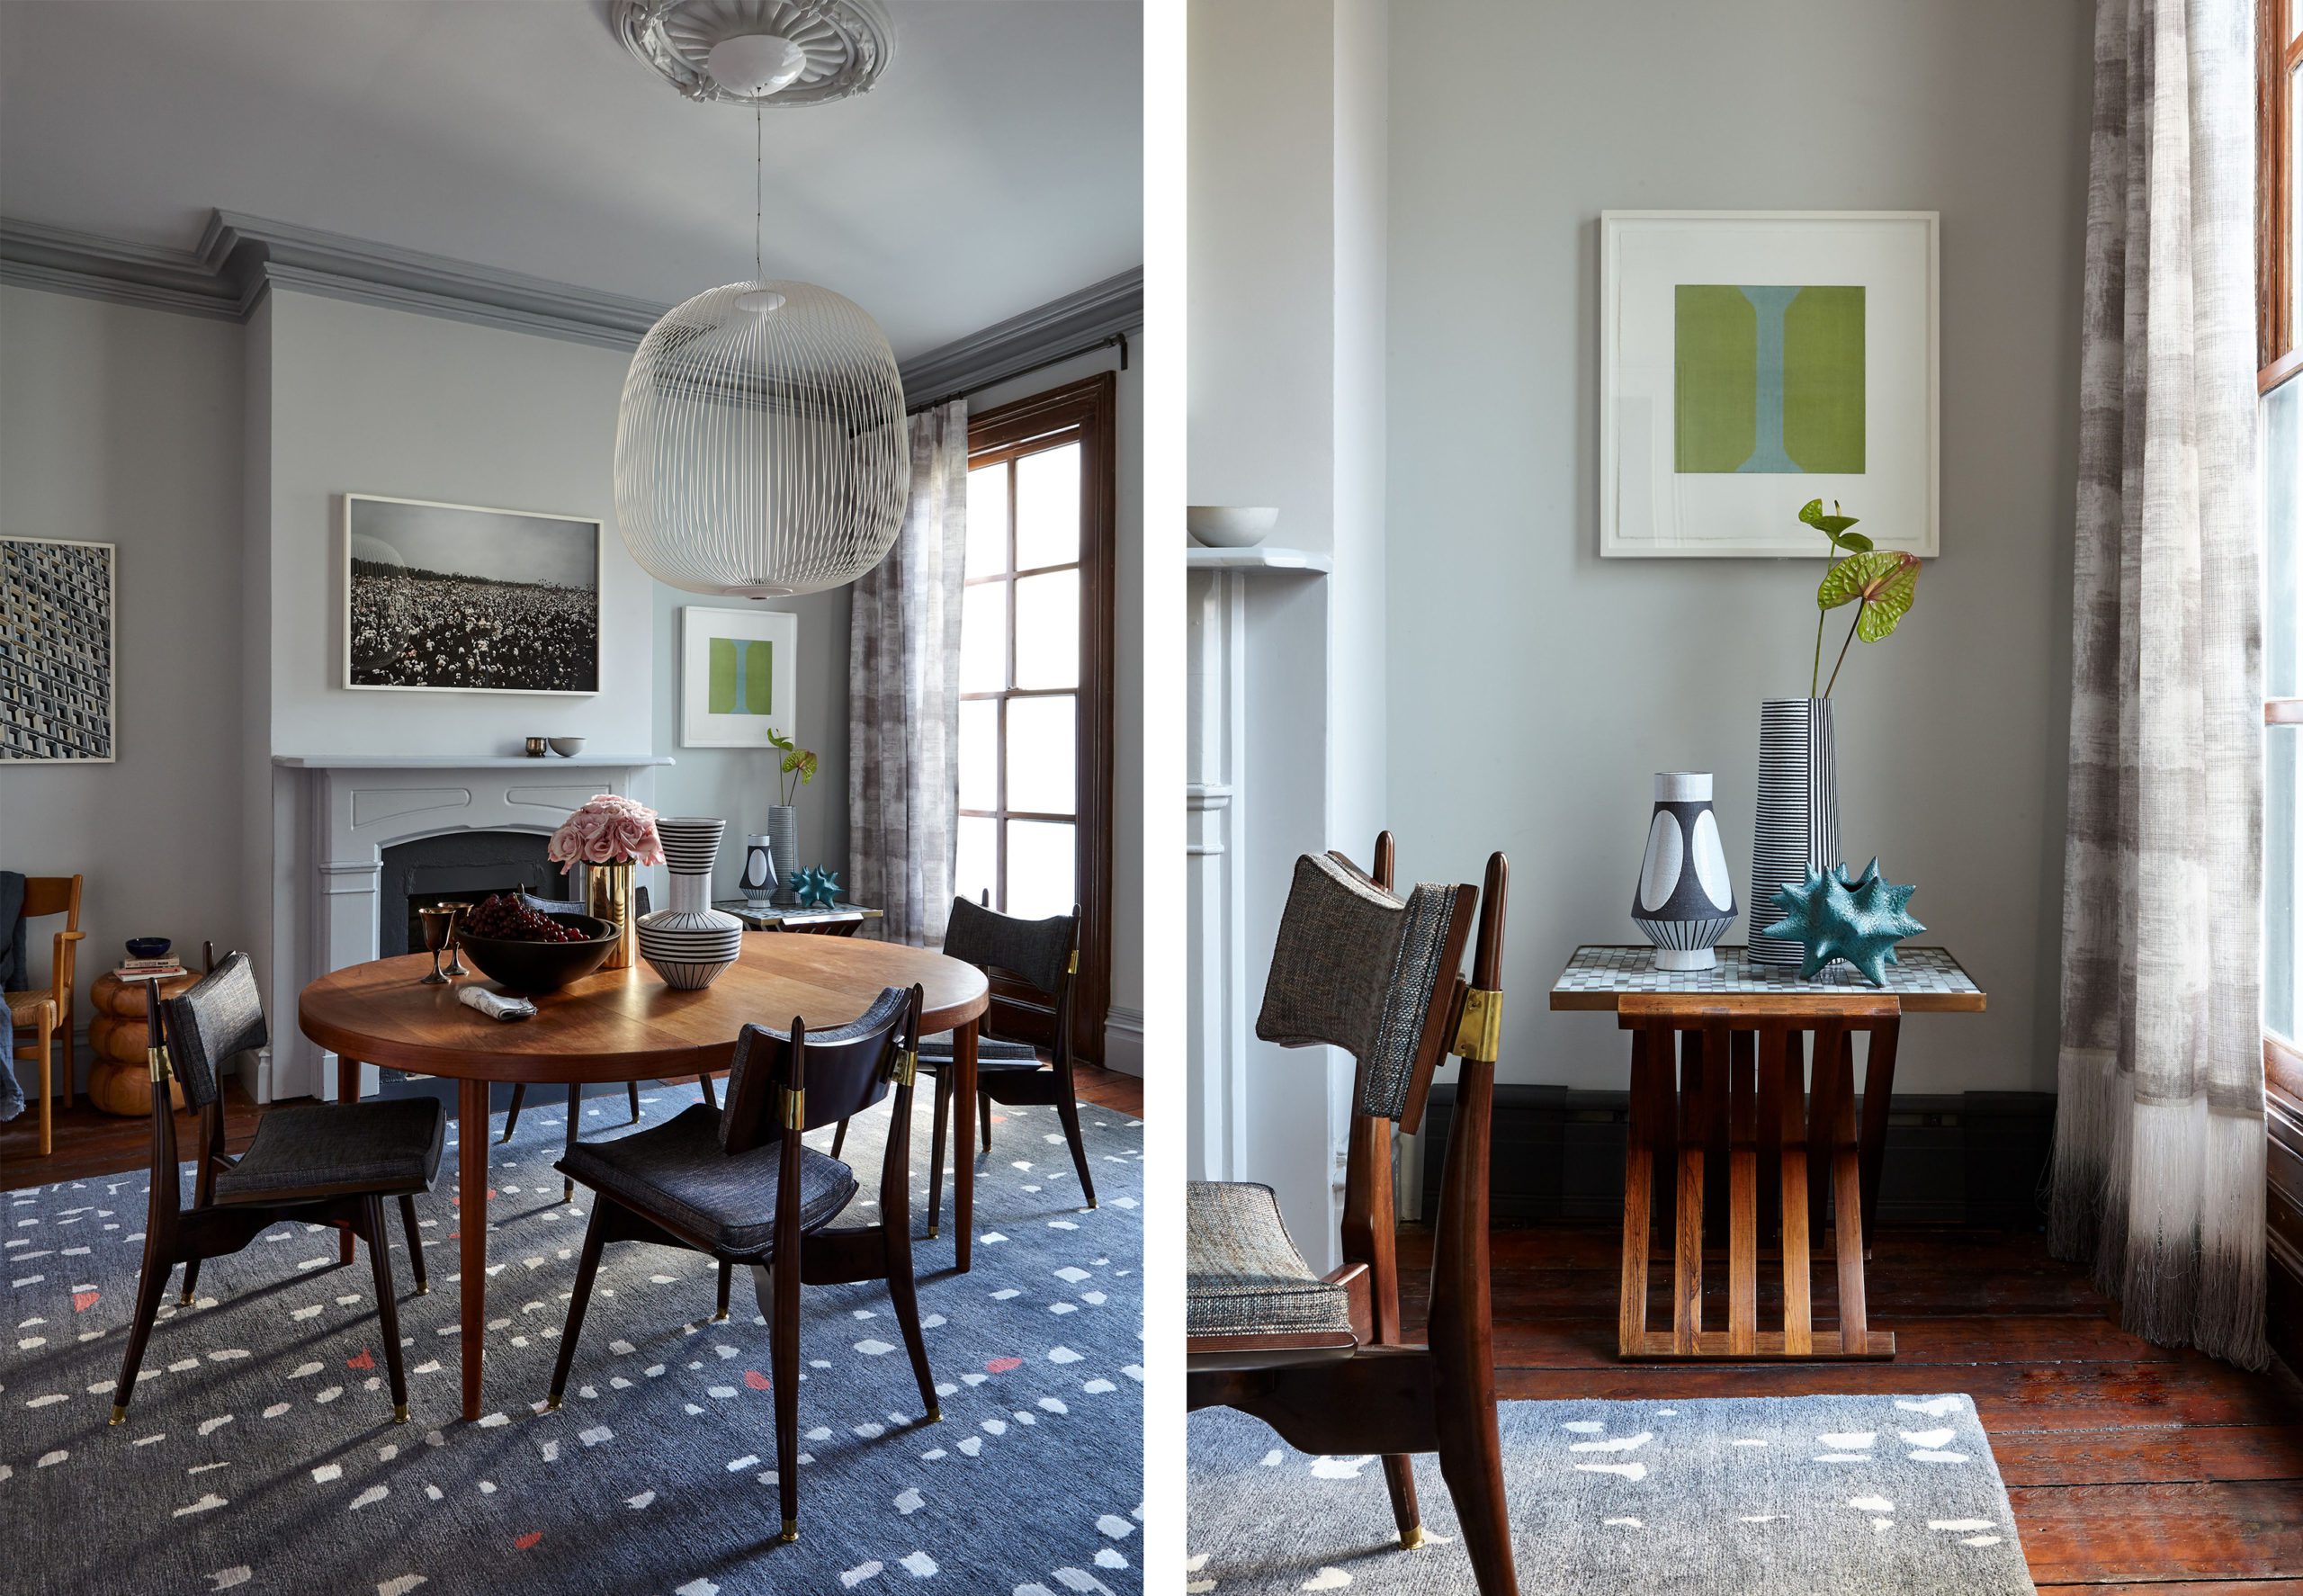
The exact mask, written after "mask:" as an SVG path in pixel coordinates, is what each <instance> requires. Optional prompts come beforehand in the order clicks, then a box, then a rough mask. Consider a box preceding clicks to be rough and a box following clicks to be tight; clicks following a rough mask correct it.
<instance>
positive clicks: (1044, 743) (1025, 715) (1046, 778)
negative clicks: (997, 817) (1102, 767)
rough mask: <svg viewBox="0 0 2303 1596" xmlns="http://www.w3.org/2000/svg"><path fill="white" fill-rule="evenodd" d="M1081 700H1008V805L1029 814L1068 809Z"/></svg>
mask: <svg viewBox="0 0 2303 1596" xmlns="http://www.w3.org/2000/svg"><path fill="white" fill-rule="evenodd" d="M1079 715H1080V701H1079V700H1078V699H1076V698H1073V697H1071V695H1068V694H1067V695H1065V696H1063V697H1062V698H1011V699H1009V700H1008V808H1009V809H1020V810H1022V811H1025V812H1026V813H1029V814H1070V813H1071V812H1072V805H1073V802H1074V800H1073V798H1072V793H1073V790H1074V788H1075V786H1076V785H1077V784H1076V782H1075V780H1074V777H1075V776H1076V775H1077V770H1078V767H1077V764H1076V758H1077V757H1076V755H1075V754H1074V753H1073V751H1072V749H1073V739H1074V736H1075V735H1076V732H1075V728H1076V726H1077V725H1078V723H1079Z"/></svg>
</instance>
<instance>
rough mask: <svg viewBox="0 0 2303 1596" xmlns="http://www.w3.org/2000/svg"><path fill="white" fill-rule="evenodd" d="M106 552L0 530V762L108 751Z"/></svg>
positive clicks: (102, 755) (76, 758)
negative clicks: (0, 534)
mask: <svg viewBox="0 0 2303 1596" xmlns="http://www.w3.org/2000/svg"><path fill="white" fill-rule="evenodd" d="M112 560H113V550H112V544H110V543H84V542H66V541H63V540H60V539H52V538H13V537H0V761H6V762H11V763H14V762H32V763H66V762H78V763H97V764H102V763H109V762H110V761H111V760H112V758H113V757H114V756H113V729H112V721H113V710H114V703H113V699H114V677H113V671H112V645H113V632H114V626H113V590H112Z"/></svg>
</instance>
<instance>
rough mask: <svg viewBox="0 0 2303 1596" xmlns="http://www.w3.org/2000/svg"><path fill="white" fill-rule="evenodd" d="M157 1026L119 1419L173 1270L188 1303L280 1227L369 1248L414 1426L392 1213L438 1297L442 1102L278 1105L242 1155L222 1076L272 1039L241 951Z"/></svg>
mask: <svg viewBox="0 0 2303 1596" xmlns="http://www.w3.org/2000/svg"><path fill="white" fill-rule="evenodd" d="M146 1024H147V1026H148V1047H149V1056H150V1059H151V1064H152V1195H151V1201H150V1205H149V1209H148V1214H147V1215H146V1218H145V1223H144V1267H143V1273H142V1276H141V1278H139V1281H138V1283H137V1291H136V1317H135V1320H134V1322H133V1323H132V1324H131V1325H130V1329H129V1333H128V1350H127V1353H126V1355H125V1356H124V1357H122V1358H121V1365H120V1384H119V1385H118V1387H117V1388H116V1389H115V1390H114V1392H113V1394H112V1422H113V1423H114V1424H118V1423H120V1422H121V1421H124V1420H125V1419H126V1418H127V1417H128V1401H129V1398H130V1395H131V1394H134V1392H135V1389H136V1371H137V1369H138V1367H139V1366H140V1365H141V1364H142V1363H143V1361H144V1346H145V1343H146V1342H147V1341H148V1340H150V1339H151V1335H152V1323H153V1321H154V1320H155V1319H156V1318H157V1317H158V1315H159V1312H160V1298H161V1296H163V1295H164V1294H165V1293H166V1290H167V1286H168V1273H169V1271H170V1270H171V1269H174V1268H175V1266H176V1265H177V1264H179V1263H181V1264H183V1265H184V1297H183V1300H184V1302H186V1303H190V1302H191V1301H192V1300H193V1289H194V1287H196V1286H197V1284H198V1282H199V1279H200V1264H201V1260H202V1259H208V1258H220V1257H223V1256H225V1255H227V1254H229V1253H233V1252H237V1251H240V1250H241V1249H242V1248H244V1247H246V1245H247V1244H248V1243H249V1242H252V1241H254V1240H255V1238H256V1237H257V1236H258V1235H259V1234H261V1233H263V1232H264V1231H266V1230H269V1229H271V1228H272V1226H273V1224H276V1223H278V1222H279V1221H281V1220H283V1219H285V1220H290V1221H292V1222H295V1223H299V1224H338V1225H342V1226H345V1228H347V1229H349V1230H350V1231H351V1232H352V1233H353V1234H354V1235H356V1236H358V1237H359V1238H360V1239H361V1240H362V1241H363V1242H367V1243H368V1260H369V1262H370V1263H371V1265H372V1266H373V1269H374V1271H375V1278H376V1316H377V1319H378V1325H377V1332H378V1336H379V1338H380V1339H381V1340H382V1341H383V1343H384V1365H385V1367H386V1368H387V1369H388V1370H389V1371H390V1375H391V1393H392V1421H393V1422H394V1423H396V1424H405V1423H406V1422H408V1376H407V1373H406V1372H405V1370H404V1369H403V1368H402V1367H401V1361H400V1346H399V1305H398V1302H397V1300H396V1298H395V1296H394V1293H393V1288H392V1265H391V1249H390V1245H389V1244H388V1241H387V1229H386V1225H385V1223H384V1203H385V1201H386V1199H388V1198H395V1197H396V1198H398V1199H399V1216H400V1224H401V1226H402V1228H403V1229H404V1230H405V1232H406V1233H407V1237H408V1260H409V1262H410V1264H411V1265H412V1266H413V1270H414V1273H415V1276H416V1289H417V1291H419V1292H423V1291H428V1290H430V1289H431V1287H430V1284H429V1282H428V1281H427V1280H426V1278H425V1273H424V1244H423V1242H422V1241H421V1240H420V1239H419V1237H418V1233H417V1223H416V1194H417V1192H419V1191H428V1190H430V1189H431V1187H432V1178H433V1177H434V1176H435V1175H436V1174H438V1173H439V1170H440V1149H441V1144H442V1142H443V1139H444V1134H445V1132H446V1128H447V1115H446V1114H445V1112H444V1110H443V1109H442V1108H441V1106H440V1104H439V1103H438V1101H437V1100H436V1099H435V1098H384V1099H381V1100H380V1101H374V1102H366V1103H311V1102H295V1103H277V1104H273V1106H272V1107H268V1108H266V1109H265V1110H264V1117H263V1118H261V1119H259V1120H258V1121H257V1122H256V1127H255V1140H253V1141H252V1142H250V1143H248V1148H247V1151H246V1152H243V1153H241V1154H240V1155H239V1156H238V1157H237V1158H233V1157H230V1156H229V1155H227V1154H226V1152H224V1113H223V1107H222V1105H221V1101H220V1092H219V1090H218V1072H219V1069H220V1066H221V1065H222V1064H223V1063H224V1062H225V1061H226V1060H227V1059H229V1058H230V1057H231V1056H232V1055H233V1054H237V1053H244V1052H246V1051H248V1050H249V1049H251V1048H257V1047H262V1046H263V1045H264V1043H265V1042H266V1041H267V1040H268V1039H269V1038H268V1034H267V1032H266V1030H265V1027H264V1006H263V1003H262V1001H261V1000H259V999H258V997H257V995H256V985H255V975H254V974H253V973H251V972H250V970H249V967H248V956H247V955H246V954H244V953H234V954H227V955H225V956H224V961H223V963H221V964H218V965H217V966H216V968H215V969H214V970H213V971H211V972H210V973H208V974H207V975H205V976H203V977H202V979H201V981H200V982H199V983H198V984H197V985H195V986H193V988H192V989H191V990H190V991H186V992H183V993H181V994H179V995H177V996H175V997H173V998H168V999H165V1000H162V1001H161V1002H159V1003H157V1004H153V1005H151V1006H150V1007H149V1009H148V1015H147V1019H146ZM171 1077H173V1078H174V1079H175V1080H177V1081H179V1082H180V1083H182V1085H183V1087H184V1101H185V1102H186V1103H187V1104H188V1105H191V1106H193V1107H196V1108H198V1109H199V1111H200V1129H199V1133H198V1134H199V1144H198V1146H196V1147H195V1148H194V1149H193V1161H194V1164H193V1199H192V1206H191V1207H190V1208H185V1207H184V1206H183V1194H182V1192H181V1191H180V1190H179V1189H178V1172H177V1164H178V1155H177V1152H176V1124H175V1114H174V1113H173V1112H171V1111H170V1107H169V1097H170V1094H169V1091H168V1081H169V1080H170V1079H171Z"/></svg>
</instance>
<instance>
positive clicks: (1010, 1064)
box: [919, 1031, 1040, 1075]
mask: <svg viewBox="0 0 2303 1596" xmlns="http://www.w3.org/2000/svg"><path fill="white" fill-rule="evenodd" d="M951 1062H952V1033H951V1032H949V1031H945V1032H944V1033H943V1034H942V1035H940V1036H928V1037H925V1038H923V1039H922V1040H921V1042H920V1044H919V1064H920V1068H922V1069H924V1070H929V1071H934V1070H936V1069H939V1068H941V1067H942V1066H943V1065H945V1064H948V1063H951ZM1039 1067H1040V1055H1039V1050H1038V1049H1037V1048H1035V1047H1034V1046H1033V1045H1031V1044H1030V1043H1028V1042H1006V1041H1002V1040H1001V1039H1000V1038H999V1037H998V1036H978V1037H977V1038H976V1044H975V1071H976V1073H977V1074H979V1075H985V1074H989V1073H990V1072H991V1071H994V1070H1036V1069H1038V1068H1039Z"/></svg>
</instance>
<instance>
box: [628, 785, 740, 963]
mask: <svg viewBox="0 0 2303 1596" xmlns="http://www.w3.org/2000/svg"><path fill="white" fill-rule="evenodd" d="M727 829H728V822H727V821H725V820H710V819H705V818H701V817H689V818H685V819H680V820H664V819H662V818H660V817H659V819H658V820H657V821H656V835H657V836H658V837H659V838H662V839H663V843H664V868H665V870H666V872H667V873H668V874H669V875H670V877H671V887H672V890H671V900H672V901H671V906H670V907H669V908H668V909H659V910H657V911H656V912H655V913H653V914H645V915H642V916H641V917H640V924H639V928H638V930H639V937H640V956H641V958H643V959H645V960H647V961H648V967H649V968H650V969H651V970H653V971H655V972H656V973H657V974H658V975H659V976H661V977H662V978H663V982H664V984H665V985H666V986H668V987H676V988H677V989H679V990H681V991H697V990H699V989H701V988H703V987H707V986H710V985H711V984H712V982H715V981H717V980H719V979H720V976H721V973H722V972H723V971H725V970H726V969H727V968H728V966H729V965H730V964H734V963H735V962H736V956H737V955H739V954H740V953H741V952H743V948H744V922H743V921H741V920H739V919H737V918H736V917H735V916H734V915H732V914H724V913H722V912H721V911H720V910H717V909H714V908H712V865H713V864H714V863H715V862H717V860H718V859H719V857H720V838H721V833H723V832H724V831H726V830H727Z"/></svg>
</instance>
